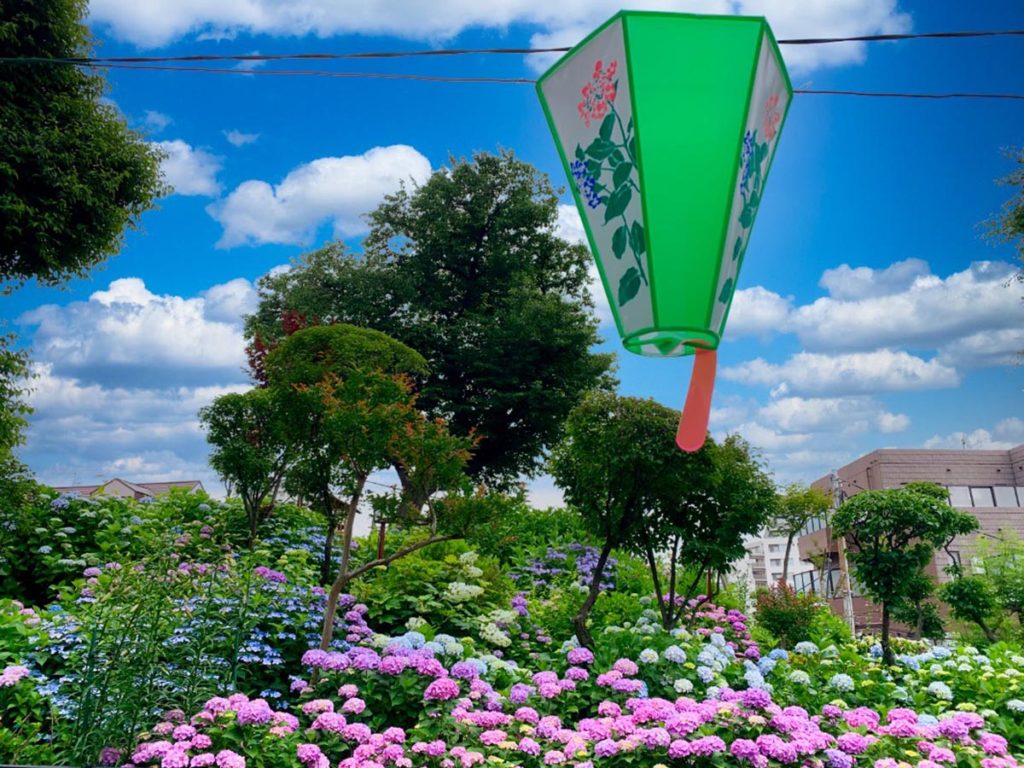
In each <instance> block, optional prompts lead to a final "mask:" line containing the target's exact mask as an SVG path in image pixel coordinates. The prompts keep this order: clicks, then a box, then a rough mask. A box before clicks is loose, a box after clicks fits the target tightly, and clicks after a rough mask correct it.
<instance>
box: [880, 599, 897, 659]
mask: <svg viewBox="0 0 1024 768" xmlns="http://www.w3.org/2000/svg"><path fill="white" fill-rule="evenodd" d="M893 661H894V660H893V657H892V646H891V645H890V643H889V604H888V603H882V663H883V664H885V666H887V667H891V666H892V665H893Z"/></svg>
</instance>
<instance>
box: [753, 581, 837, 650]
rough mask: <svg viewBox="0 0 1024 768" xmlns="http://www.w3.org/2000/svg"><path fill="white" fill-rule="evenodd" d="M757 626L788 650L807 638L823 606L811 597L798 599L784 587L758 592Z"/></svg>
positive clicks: (788, 588) (796, 595) (781, 585)
mask: <svg viewBox="0 0 1024 768" xmlns="http://www.w3.org/2000/svg"><path fill="white" fill-rule="evenodd" d="M754 604H755V614H754V617H755V619H756V620H757V623H758V624H760V625H761V626H762V627H764V628H765V629H766V630H767V631H768V632H769V633H770V634H771V635H772V636H773V637H774V638H775V639H776V640H778V642H779V646H780V647H782V648H792V647H793V646H794V645H795V644H796V643H797V642H799V641H800V640H805V639H807V638H809V636H810V631H811V627H812V626H813V624H814V621H815V619H816V618H817V617H818V615H819V613H821V611H822V609H823V608H824V610H828V607H827V606H823V605H822V604H821V603H820V602H819V601H818V599H817V598H816V597H815V596H814V595H800V594H797V592H796V591H795V590H794V589H793V588H792V587H790V586H789V585H788V584H777V585H775V586H773V587H771V588H769V589H761V590H758V592H757V594H756V595H755V597H754Z"/></svg>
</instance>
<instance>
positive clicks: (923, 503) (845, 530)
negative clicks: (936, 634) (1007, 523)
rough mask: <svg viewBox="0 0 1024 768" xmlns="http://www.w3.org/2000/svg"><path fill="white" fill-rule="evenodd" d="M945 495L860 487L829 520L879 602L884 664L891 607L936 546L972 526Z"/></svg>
mask: <svg viewBox="0 0 1024 768" xmlns="http://www.w3.org/2000/svg"><path fill="white" fill-rule="evenodd" d="M947 498H948V497H947V495H946V491H945V489H943V488H941V487H939V486H937V485H933V484H930V483H911V484H909V485H907V486H906V487H904V488H901V489H898V490H880V491H864V492H862V493H858V494H857V495H856V496H853V497H852V498H850V499H849V500H847V501H846V502H845V503H844V504H843V505H842V506H841V507H840V508H839V509H838V510H837V511H836V513H835V515H834V516H833V518H832V531H833V533H834V534H835V535H836V536H846V537H847V538H848V539H849V540H850V541H851V542H852V543H853V548H851V550H850V554H849V556H850V559H851V560H852V561H853V567H854V574H855V575H856V577H857V579H858V581H860V583H861V584H863V585H864V589H865V591H866V592H867V593H868V595H869V596H870V597H871V598H872V599H873V600H875V601H876V602H878V603H880V604H881V606H882V638H881V639H882V655H883V660H884V662H885V663H886V664H887V665H891V664H892V663H893V654H892V647H891V643H890V634H891V627H890V623H891V619H892V609H893V606H895V605H896V604H898V603H900V602H901V601H903V600H906V599H907V596H908V595H909V594H910V592H911V590H912V589H913V588H914V587H915V585H916V583H917V579H918V578H919V576H920V574H921V572H922V571H923V570H924V568H925V566H926V565H928V563H929V562H930V561H931V559H932V557H933V556H934V554H935V552H936V551H937V550H939V549H941V548H945V547H948V545H949V544H950V542H952V540H953V538H954V537H955V536H959V535H962V534H966V533H970V532H972V531H974V530H976V529H977V527H978V521H977V520H976V519H975V518H974V517H972V516H971V515H968V514H966V513H964V512H960V511H959V510H957V509H954V508H953V507H951V506H950V505H949V503H948V502H947V500H946V499H947Z"/></svg>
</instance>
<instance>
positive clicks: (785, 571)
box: [782, 533, 794, 584]
mask: <svg viewBox="0 0 1024 768" xmlns="http://www.w3.org/2000/svg"><path fill="white" fill-rule="evenodd" d="M793 537H794V534H792V533H791V534H789V538H788V539H786V556H785V559H783V561H782V583H783V584H786V583H787V582H788V581H789V553H790V552H791V551H792V550H793Z"/></svg>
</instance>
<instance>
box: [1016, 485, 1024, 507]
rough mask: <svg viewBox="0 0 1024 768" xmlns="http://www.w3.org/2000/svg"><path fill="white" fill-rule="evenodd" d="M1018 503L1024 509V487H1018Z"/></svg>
mask: <svg viewBox="0 0 1024 768" xmlns="http://www.w3.org/2000/svg"><path fill="white" fill-rule="evenodd" d="M1017 503H1018V504H1020V506H1022V507H1024V486H1022V485H1018V486H1017Z"/></svg>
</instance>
